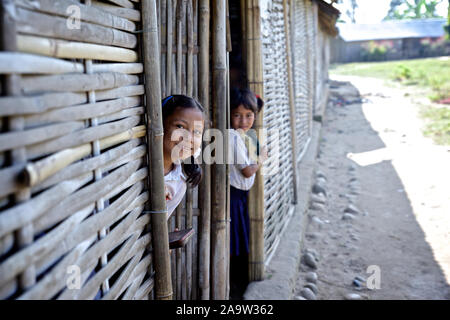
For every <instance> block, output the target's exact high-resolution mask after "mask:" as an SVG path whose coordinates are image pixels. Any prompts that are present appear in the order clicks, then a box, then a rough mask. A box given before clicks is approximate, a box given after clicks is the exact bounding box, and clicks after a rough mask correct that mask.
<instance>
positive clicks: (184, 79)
mask: <svg viewBox="0 0 450 320" xmlns="http://www.w3.org/2000/svg"><path fill="white" fill-rule="evenodd" d="M157 4H158V17H159V32H160V42H161V84H162V86H161V89H162V96H163V97H166V96H169V95H172V94H184V95H188V96H191V97H194V98H196V99H198V90H199V87H198V52H199V45H198V17H199V6H198V1H193V0H184V1H176V0H159V1H157ZM198 207H199V206H198V188H195V189H192V188H188V190H187V192H186V196H185V197H184V199H183V201H182V202H181V203H180V205H179V206H178V208H177V210H176V212H175V213H174V214H173V215H172V217H171V218H170V220H169V231H173V230H174V229H175V228H178V229H179V230H182V229H186V228H190V227H193V228H194V230H195V231H196V233H195V235H194V236H193V237H192V238H191V240H190V241H189V242H188V243H187V245H186V246H185V247H183V248H180V249H176V250H173V251H172V254H171V262H172V265H171V271H172V285H173V292H174V299H197V292H198V287H199V286H198V281H199V277H198V274H199V269H198V259H197V257H198V247H199V238H198V236H199V233H198V224H199V208H198Z"/></svg>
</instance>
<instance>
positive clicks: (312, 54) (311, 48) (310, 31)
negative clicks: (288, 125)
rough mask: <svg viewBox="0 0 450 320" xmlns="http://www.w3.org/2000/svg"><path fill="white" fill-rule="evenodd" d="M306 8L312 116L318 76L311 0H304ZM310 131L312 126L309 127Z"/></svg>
mask: <svg viewBox="0 0 450 320" xmlns="http://www.w3.org/2000/svg"><path fill="white" fill-rule="evenodd" d="M304 2H305V8H306V17H305V18H306V19H305V20H306V31H307V32H306V37H307V39H308V40H307V46H308V52H307V57H308V69H307V71H308V73H307V77H308V100H309V109H310V111H309V113H310V114H311V116H312V115H313V114H314V105H315V88H316V76H315V65H316V44H315V30H314V11H313V4H312V1H311V0H304ZM309 129H310V132H311V129H312V128H309Z"/></svg>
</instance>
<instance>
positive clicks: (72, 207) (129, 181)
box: [33, 159, 147, 231]
mask: <svg viewBox="0 0 450 320" xmlns="http://www.w3.org/2000/svg"><path fill="white" fill-rule="evenodd" d="M135 162H136V163H137V166H140V165H141V162H142V160H141V159H139V160H135V161H132V162H131V163H135ZM120 169H122V168H119V169H117V170H120ZM117 170H116V171H117ZM127 170H131V169H129V168H128V169H127ZM114 172H115V171H114ZM92 176H93V175H91V178H92ZM146 177H147V170H146V169H145V168H142V169H140V170H138V171H136V168H135V169H134V171H128V177H125V178H123V176H122V175H120V178H121V179H122V180H121V182H122V183H116V182H114V183H112V185H111V186H108V188H106V189H105V190H101V192H97V195H98V196H99V197H100V196H101V197H104V198H111V197H113V196H116V195H117V194H119V193H120V192H122V191H123V190H125V189H126V188H129V187H131V186H132V185H133V184H135V183H138V182H139V181H141V180H143V179H145V178H146ZM104 179H105V178H103V180H104ZM123 179H125V180H123ZM103 180H100V181H98V185H100V186H101V185H103V184H104V183H105V182H104V181H103ZM110 183H111V182H110ZM84 192H85V191H84V189H82V190H80V191H78V192H77V193H74V194H73V195H71V196H70V197H68V199H64V200H62V201H61V203H63V204H64V205H65V206H66V207H65V208H66V210H65V211H62V210H61V208H64V207H63V204H61V203H60V204H58V205H57V206H56V207H54V208H52V209H50V210H49V211H48V212H47V214H46V215H44V216H42V217H39V219H37V220H36V221H34V222H33V224H34V226H35V228H36V230H38V231H43V230H45V229H47V228H50V227H52V226H53V225H55V224H56V223H59V222H60V221H62V220H64V219H66V218H67V217H68V216H69V215H70V214H71V213H73V212H75V211H76V210H78V209H79V208H80V206H81V203H85V202H84V201H85V200H84V199H83V201H81V200H78V202H80V201H81V202H80V203H78V202H77V197H78V196H79V195H82V194H84ZM91 192H93V191H92V190H91ZM95 195H96V194H95V193H93V194H92V195H88V196H87V197H88V198H90V199H91V201H93V202H94V201H95V200H96V198H95Z"/></svg>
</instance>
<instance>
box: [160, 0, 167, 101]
mask: <svg viewBox="0 0 450 320" xmlns="http://www.w3.org/2000/svg"><path fill="white" fill-rule="evenodd" d="M158 2H159V10H158V26H159V31H160V33H159V48H160V50H161V95H162V97H166V96H168V94H167V90H166V61H167V57H166V56H167V52H163V50H162V49H161V48H162V47H163V46H167V45H166V41H167V0H160V1H158Z"/></svg>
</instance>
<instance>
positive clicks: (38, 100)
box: [0, 92, 87, 116]
mask: <svg viewBox="0 0 450 320" xmlns="http://www.w3.org/2000/svg"><path fill="white" fill-rule="evenodd" d="M85 102H87V97H86V94H84V93H73V92H65V93H44V94H42V95H38V96H33V97H1V98H0V116H9V115H23V114H32V113H41V112H45V111H47V110H50V109H55V108H61V107H65V106H71V105H77V104H82V103H85Z"/></svg>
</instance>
